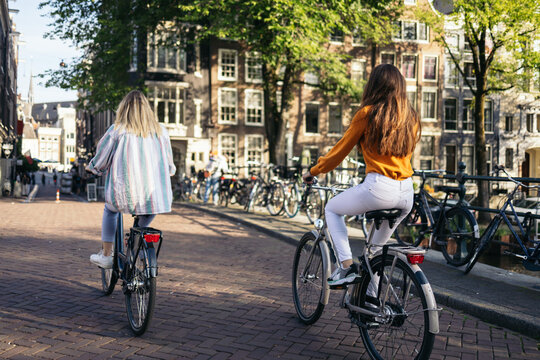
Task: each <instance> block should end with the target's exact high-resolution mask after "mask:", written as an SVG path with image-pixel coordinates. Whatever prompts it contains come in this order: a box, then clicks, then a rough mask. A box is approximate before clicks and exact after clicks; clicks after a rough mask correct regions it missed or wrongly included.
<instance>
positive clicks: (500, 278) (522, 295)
mask: <svg viewBox="0 0 540 360" xmlns="http://www.w3.org/2000/svg"><path fill="white" fill-rule="evenodd" d="M176 204H177V205H180V206H185V207H188V208H192V209H197V210H200V211H204V212H206V213H209V214H212V215H217V216H220V217H223V218H226V219H228V220H231V221H235V222H237V223H240V224H243V225H247V226H249V227H252V228H254V229H256V230H258V231H261V232H263V233H265V234H267V235H270V236H271V237H273V238H277V239H279V240H282V241H285V242H287V243H289V244H292V245H296V244H297V242H298V240H299V239H300V238H301V236H302V235H303V234H304V233H305V232H306V231H310V230H312V229H313V226H312V225H309V222H308V221H307V218H306V217H305V216H299V215H297V216H296V217H295V218H293V219H285V218H283V217H272V216H270V215H268V214H264V213H262V212H261V213H255V214H253V213H246V212H244V211H243V210H241V209H239V208H223V207H215V206H212V205H204V204H196V203H176ZM349 231H350V238H351V247H352V249H353V254H356V253H359V251H360V250H361V246H362V244H363V242H362V241H360V237H361V236H362V235H361V234H362V232H361V231H360V230H358V229H351V228H349ZM422 270H423V271H424V272H425V274H426V276H427V278H428V279H429V281H430V283H431V286H432V288H433V291H434V293H435V296H436V299H437V303H438V305H439V306H443V307H444V306H448V307H451V308H454V309H458V310H461V311H463V312H465V313H468V314H470V315H473V316H475V317H478V318H480V319H482V320H484V321H487V322H489V323H492V324H494V325H498V326H503V327H506V328H508V329H510V330H513V331H516V332H519V333H522V334H525V335H527V336H530V337H533V338H535V339H540V321H539V320H538V319H540V306H539V304H540V277H533V276H528V275H523V274H518V273H514V272H511V271H507V270H503V269H499V268H496V267H492V266H488V265H484V264H481V263H478V264H476V265H475V267H474V269H473V270H472V271H471V273H470V274H468V275H464V274H463V271H462V270H461V269H456V268H455V267H453V266H450V265H447V264H446V261H445V260H444V258H443V256H442V254H441V253H439V252H437V251H428V252H427V253H426V257H425V262H424V264H423V265H422Z"/></svg>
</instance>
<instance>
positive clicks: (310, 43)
mask: <svg viewBox="0 0 540 360" xmlns="http://www.w3.org/2000/svg"><path fill="white" fill-rule="evenodd" d="M398 3H399V1H397V2H396V1H393V0H386V1H365V2H361V1H354V0H347V1H343V0H342V1H323V2H321V1H315V0H302V1H298V0H296V1H295V0H195V1H190V2H189V4H185V5H181V6H180V8H181V10H182V11H181V15H180V17H179V18H178V20H179V21H181V22H187V23H196V24H201V25H202V26H201V29H200V30H199V32H198V36H200V37H201V38H208V37H219V38H227V39H234V40H236V41H238V42H240V43H241V44H242V45H243V47H244V49H245V50H246V51H249V52H251V53H255V54H257V56H258V58H259V61H260V63H261V65H262V76H263V88H264V109H265V114H264V118H265V120H264V123H265V127H266V135H267V140H268V143H269V154H270V161H271V162H272V163H283V162H284V160H285V156H284V155H285V124H286V119H285V114H286V113H287V110H288V109H289V107H290V104H291V100H292V98H293V89H294V86H296V85H299V84H304V83H305V79H304V77H303V74H305V73H306V72H312V73H315V74H317V75H318V82H317V83H311V84H309V85H311V86H313V87H317V88H319V89H320V90H321V91H322V93H323V94H324V95H325V96H327V97H342V98H347V97H350V98H354V99H359V98H360V96H361V92H362V89H360V88H359V87H358V86H356V85H355V84H354V83H353V82H352V81H351V80H350V78H349V76H348V75H347V73H348V71H347V67H346V60H347V57H346V56H345V55H344V53H340V52H337V51H335V49H332V48H331V47H330V46H329V39H330V35H331V34H336V33H339V34H342V35H345V34H352V33H353V32H354V31H361V33H362V35H363V36H364V38H365V39H368V40H371V41H373V40H375V41H377V42H380V43H383V42H385V41H389V39H390V35H391V31H390V30H391V26H389V25H390V24H391V21H392V19H393V16H396V14H397V11H398V9H399V6H398V5H397V4H398ZM389 5H391V6H390V9H388V10H387V11H384V12H383V11H381V10H382V9H385V7H386V6H389ZM278 92H279V93H280V94H281V98H278V96H277V94H278Z"/></svg>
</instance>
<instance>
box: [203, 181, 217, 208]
mask: <svg viewBox="0 0 540 360" xmlns="http://www.w3.org/2000/svg"><path fill="white" fill-rule="evenodd" d="M220 178H221V177H220V176H210V177H209V178H207V179H206V191H205V192H204V202H205V203H206V202H208V198H210V190H211V191H212V200H213V201H214V203H217V194H218V191H219V179H220Z"/></svg>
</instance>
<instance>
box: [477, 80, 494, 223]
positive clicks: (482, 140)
mask: <svg viewBox="0 0 540 360" xmlns="http://www.w3.org/2000/svg"><path fill="white" fill-rule="evenodd" d="M477 86H478V91H477V92H476V94H475V97H474V127H475V132H474V140H475V141H474V142H475V154H476V174H477V175H479V176H487V175H488V173H487V149H486V132H485V126H484V106H485V100H486V96H485V94H484V92H483V91H482V90H481V89H482V88H483V86H484V84H482V83H481V82H480V83H478V84H477ZM477 186H478V205H479V206H481V207H484V208H488V207H489V182H488V181H482V180H478V181H477ZM490 218H491V217H490V216H489V213H488V212H485V211H481V212H480V213H479V215H478V222H479V223H480V224H487V223H488V222H489V220H490Z"/></svg>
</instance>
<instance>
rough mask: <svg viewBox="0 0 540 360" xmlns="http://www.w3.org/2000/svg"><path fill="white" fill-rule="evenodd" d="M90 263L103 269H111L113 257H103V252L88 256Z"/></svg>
mask: <svg viewBox="0 0 540 360" xmlns="http://www.w3.org/2000/svg"><path fill="white" fill-rule="evenodd" d="M90 262H91V263H92V264H95V265H97V266H99V267H100V268H103V269H112V265H113V257H112V256H105V255H103V250H101V251H100V252H99V253H97V254H92V255H90Z"/></svg>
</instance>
